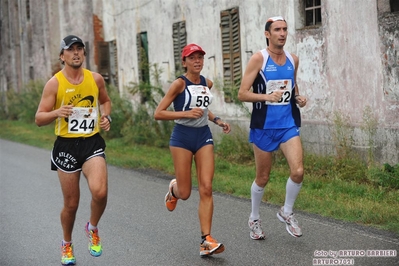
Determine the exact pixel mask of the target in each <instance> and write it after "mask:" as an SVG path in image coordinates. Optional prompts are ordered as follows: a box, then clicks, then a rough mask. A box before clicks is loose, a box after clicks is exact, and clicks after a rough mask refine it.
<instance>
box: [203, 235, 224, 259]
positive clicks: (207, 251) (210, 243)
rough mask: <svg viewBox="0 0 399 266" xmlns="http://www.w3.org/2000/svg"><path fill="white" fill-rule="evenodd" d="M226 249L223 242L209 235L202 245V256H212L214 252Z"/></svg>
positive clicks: (217, 252)
mask: <svg viewBox="0 0 399 266" xmlns="http://www.w3.org/2000/svg"><path fill="white" fill-rule="evenodd" d="M223 251H224V246H223V244H222V243H218V242H217V241H216V239H214V238H213V237H211V236H210V235H207V236H206V238H205V240H204V241H203V242H202V243H201V245H200V256H210V255H213V254H219V253H222V252H223Z"/></svg>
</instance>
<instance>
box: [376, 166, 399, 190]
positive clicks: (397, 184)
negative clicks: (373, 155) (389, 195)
mask: <svg viewBox="0 0 399 266" xmlns="http://www.w3.org/2000/svg"><path fill="white" fill-rule="evenodd" d="M369 175H370V179H371V180H372V181H374V183H375V185H376V186H381V187H383V188H391V189H399V164H396V165H393V166H392V165H389V164H387V163H386V164H384V165H383V166H382V167H373V168H371V169H370V170H369Z"/></svg>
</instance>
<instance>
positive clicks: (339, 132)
mask: <svg viewBox="0 0 399 266" xmlns="http://www.w3.org/2000/svg"><path fill="white" fill-rule="evenodd" d="M333 115H334V116H333V120H332V122H333V131H332V136H333V140H334V142H335V144H336V145H335V148H336V155H337V157H338V159H341V158H350V157H351V156H352V154H353V149H352V145H353V128H352V126H351V124H350V117H349V116H348V115H345V114H343V113H341V112H338V111H335V112H334V114H333Z"/></svg>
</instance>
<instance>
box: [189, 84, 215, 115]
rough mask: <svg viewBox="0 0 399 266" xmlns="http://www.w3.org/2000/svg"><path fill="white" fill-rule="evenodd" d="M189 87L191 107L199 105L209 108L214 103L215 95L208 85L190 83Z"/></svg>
mask: <svg viewBox="0 0 399 266" xmlns="http://www.w3.org/2000/svg"><path fill="white" fill-rule="evenodd" d="M187 89H188V90H189V91H190V94H191V103H190V108H195V107H199V108H202V109H207V108H208V106H209V105H210V104H211V103H212V99H213V95H212V93H211V92H210V90H209V88H208V87H205V86H202V85H190V86H187Z"/></svg>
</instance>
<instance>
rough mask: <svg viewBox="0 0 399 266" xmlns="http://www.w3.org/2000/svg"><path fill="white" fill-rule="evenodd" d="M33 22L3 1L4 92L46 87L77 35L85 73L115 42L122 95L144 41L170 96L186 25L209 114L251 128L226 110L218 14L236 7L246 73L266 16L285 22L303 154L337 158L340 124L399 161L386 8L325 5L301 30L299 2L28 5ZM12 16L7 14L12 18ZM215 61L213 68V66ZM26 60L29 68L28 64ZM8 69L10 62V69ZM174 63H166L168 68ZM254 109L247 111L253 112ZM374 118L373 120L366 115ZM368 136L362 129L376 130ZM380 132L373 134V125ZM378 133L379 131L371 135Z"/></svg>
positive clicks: (384, 158)
mask: <svg viewBox="0 0 399 266" xmlns="http://www.w3.org/2000/svg"><path fill="white" fill-rule="evenodd" d="M30 2H31V3H33V2H34V4H31V7H30V9H31V18H30V20H29V21H28V20H26V18H24V12H22V10H24V8H25V6H24V5H25V4H26V1H20V0H3V1H2V2H1V5H2V8H1V11H0V12H1V13H2V14H1V20H2V27H1V36H2V37H1V39H0V42H1V51H2V54H1V59H2V62H9V64H6V65H3V66H2V68H1V70H0V85H1V90H2V91H4V90H6V89H7V88H10V87H12V88H13V89H17V90H18V89H19V88H20V86H21V85H22V84H23V83H25V82H26V81H28V80H29V73H30V72H29V71H31V70H30V68H31V67H33V68H34V78H35V79H37V78H43V79H47V78H48V77H50V76H51V75H52V74H53V73H54V72H55V71H57V70H58V69H60V66H59V63H58V53H59V43H60V40H61V38H62V37H63V36H65V35H67V34H76V35H79V36H82V38H84V39H85V40H86V41H88V42H89V49H90V53H89V57H88V66H89V67H90V68H91V69H93V70H96V67H97V64H98V62H96V61H95V59H94V58H95V56H94V55H95V52H96V51H95V47H94V43H95V41H100V40H101V41H102V40H104V41H112V40H116V43H117V50H118V73H119V90H120V92H121V93H124V92H125V91H126V89H125V87H126V85H128V84H129V82H138V60H137V49H136V34H137V33H140V32H144V31H145V32H147V35H148V43H149V61H150V63H157V64H158V65H159V66H160V67H162V68H163V71H164V72H163V74H162V76H161V80H162V83H163V86H164V89H165V90H166V89H167V88H168V85H169V84H170V80H171V79H172V78H173V70H174V58H173V40H172V24H173V23H175V22H179V21H186V29H187V42H188V43H191V42H195V43H198V44H200V45H201V46H202V47H203V49H204V50H205V51H206V53H207V54H206V60H205V66H204V70H203V72H202V74H203V75H205V76H207V77H208V78H210V79H212V80H213V81H214V82H215V87H214V89H213V91H214V92H215V94H216V97H215V103H214V104H213V105H212V111H213V112H215V113H217V114H218V115H219V116H223V117H224V118H226V119H229V120H231V121H234V122H236V123H240V124H242V125H243V126H244V127H248V117H247V116H246V115H245V113H243V112H242V110H241V109H240V108H238V107H237V106H236V105H234V104H232V103H225V102H224V97H223V91H222V88H221V87H222V84H221V81H222V80H223V66H222V58H221V55H222V46H221V33H220V26H219V23H220V12H221V11H222V10H226V9H230V8H233V7H238V8H239V15H240V31H241V58H242V64H243V69H245V66H246V65H247V63H248V60H249V58H250V56H251V53H253V52H256V51H257V50H259V49H262V48H264V47H265V38H264V35H263V31H264V24H265V21H266V19H267V18H268V17H271V16H275V15H282V16H284V17H285V18H286V19H287V23H288V27H289V36H288V42H287V45H286V49H287V50H289V51H291V52H293V53H295V54H297V55H298V56H299V58H300V66H299V69H298V85H299V88H300V92H301V94H304V95H306V96H307V97H308V105H307V106H306V107H305V108H303V109H302V118H303V127H302V139H303V143H304V146H305V148H306V150H307V151H310V152H316V153H320V154H331V153H334V152H335V151H336V148H337V145H338V144H339V143H337V141H336V138H335V137H334V134H335V133H334V132H335V131H337V130H339V127H340V126H345V125H339V124H337V123H336V122H334V119H336V117H337V116H340V117H342V118H344V120H345V121H346V122H347V123H348V124H350V125H351V126H352V129H351V131H349V133H350V134H351V136H348V138H353V140H354V141H353V143H352V145H353V147H354V148H355V149H357V150H359V151H360V152H361V153H364V154H367V153H368V152H369V151H370V150H371V151H373V153H374V154H375V157H376V159H377V160H378V161H380V162H388V163H398V162H399V152H398V151H399V116H398V114H399V84H398V80H399V59H398V51H399V13H398V12H396V13H391V12H390V7H389V0H350V1H334V0H323V1H322V25H321V26H320V27H304V15H303V12H302V10H303V8H304V7H303V4H302V1H299V0H295V1H294V0H279V1H272V0H246V1H241V0H195V1H194V0H173V1H172V0H113V1H110V0H88V1H77V0H58V1H50V0H31V1H30ZM6 10H8V11H6ZM212 56H214V58H211V59H209V57H212ZM22 58H24V60H22ZM4 60H6V61H4ZM166 62H168V63H166ZM247 106H248V107H249V106H250V105H247ZM368 110H372V112H368ZM373 121H376V125H375V127H377V128H376V133H375V135H371V137H370V136H369V135H370V132H371V131H372V130H371V129H368V130H367V129H366V130H362V128H364V125H365V124H367V123H368V125H372V126H373V125H374V124H373V123H372V122H373ZM373 127H374V126H373ZM372 129H374V128H372Z"/></svg>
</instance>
